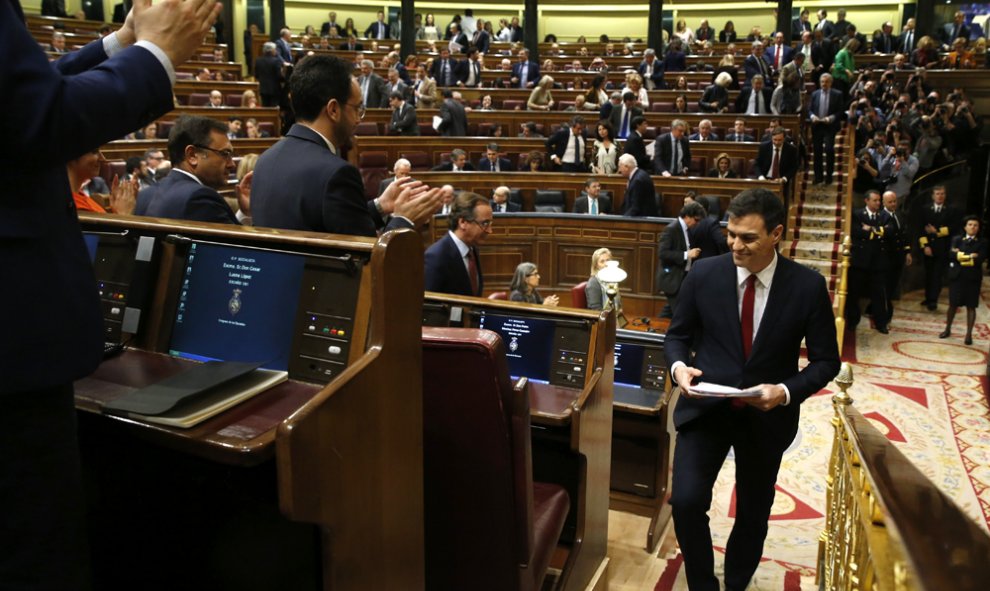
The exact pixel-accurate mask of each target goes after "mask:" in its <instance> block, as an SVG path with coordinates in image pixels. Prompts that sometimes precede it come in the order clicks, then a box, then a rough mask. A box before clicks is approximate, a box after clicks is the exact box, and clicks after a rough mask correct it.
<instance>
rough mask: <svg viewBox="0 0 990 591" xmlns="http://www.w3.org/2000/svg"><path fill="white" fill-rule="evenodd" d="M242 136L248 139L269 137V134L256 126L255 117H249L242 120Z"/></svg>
mask: <svg viewBox="0 0 990 591" xmlns="http://www.w3.org/2000/svg"><path fill="white" fill-rule="evenodd" d="M244 137H246V138H249V139H258V138H263V137H269V134H268V132H267V131H265V130H264V129H261V128H260V127H258V120H257V119H255V118H254V117H251V118H249V119H248V120H247V121H245V122H244Z"/></svg>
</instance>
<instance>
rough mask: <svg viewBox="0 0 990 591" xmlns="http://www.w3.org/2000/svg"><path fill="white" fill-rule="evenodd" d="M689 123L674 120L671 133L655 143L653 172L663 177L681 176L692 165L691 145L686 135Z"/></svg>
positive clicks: (660, 137)
mask: <svg viewBox="0 0 990 591" xmlns="http://www.w3.org/2000/svg"><path fill="white" fill-rule="evenodd" d="M686 133H687V123H686V122H685V121H684V120H683V119H674V120H673V121H672V122H671V124H670V131H669V132H667V133H665V134H663V135H661V136H659V137H658V138H657V139H655V140H654V141H653V172H655V173H657V174H659V175H662V176H681V175H686V174H687V173H688V168H689V167H690V165H691V143H690V142H689V141H688V139H687V137H686V136H685V134H686Z"/></svg>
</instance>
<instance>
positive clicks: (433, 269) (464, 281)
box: [423, 191, 494, 297]
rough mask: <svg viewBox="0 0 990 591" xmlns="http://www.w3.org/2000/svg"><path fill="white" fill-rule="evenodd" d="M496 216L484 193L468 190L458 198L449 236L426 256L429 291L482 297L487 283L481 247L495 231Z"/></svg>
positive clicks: (431, 248)
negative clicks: (493, 227)
mask: <svg viewBox="0 0 990 591" xmlns="http://www.w3.org/2000/svg"><path fill="white" fill-rule="evenodd" d="M493 219H494V214H493V213H492V208H491V205H489V203H488V200H487V199H485V198H484V197H482V196H481V195H478V194H477V193H469V192H467V191H464V192H462V193H460V194H458V195H457V197H455V198H454V205H453V208H452V209H451V212H450V215H449V216H448V217H447V223H448V224H449V227H450V229H449V230H448V231H447V235H446V236H444V237H443V238H441V239H440V240H437V241H436V242H434V243H433V244H432V245H431V246H430V247H429V248H427V249H426V253H425V254H424V255H423V259H424V263H425V266H426V273H425V276H424V288H425V289H426V291H437V292H440V293H449V294H453V295H466V296H479V297H480V296H481V294H482V292H483V290H484V287H485V282H484V278H483V276H482V272H481V257H480V256H479V255H478V247H479V246H481V244H482V243H483V242H484V241H485V239H486V238H488V235H489V234H491V232H492V220H493Z"/></svg>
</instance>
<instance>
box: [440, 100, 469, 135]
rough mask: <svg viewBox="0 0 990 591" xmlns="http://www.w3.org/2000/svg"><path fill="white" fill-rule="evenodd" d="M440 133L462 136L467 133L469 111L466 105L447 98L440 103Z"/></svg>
mask: <svg viewBox="0 0 990 591" xmlns="http://www.w3.org/2000/svg"><path fill="white" fill-rule="evenodd" d="M440 119H441V120H442V121H441V122H440V129H439V130H438V131H439V132H440V135H443V136H448V137H461V136H465V135H467V113H466V112H465V111H464V105H462V104H461V103H459V102H457V101H455V100H454V99H445V100H444V101H443V102H442V103H440Z"/></svg>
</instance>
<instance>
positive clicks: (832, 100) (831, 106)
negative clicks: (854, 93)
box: [808, 88, 843, 131]
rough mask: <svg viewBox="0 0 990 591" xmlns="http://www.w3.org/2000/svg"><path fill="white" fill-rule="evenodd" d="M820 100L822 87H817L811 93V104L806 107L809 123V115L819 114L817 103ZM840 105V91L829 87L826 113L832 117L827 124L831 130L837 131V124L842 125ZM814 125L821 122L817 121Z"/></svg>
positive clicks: (841, 102)
mask: <svg viewBox="0 0 990 591" xmlns="http://www.w3.org/2000/svg"><path fill="white" fill-rule="evenodd" d="M821 100H822V89H820V88H819V89H818V90H816V91H815V92H813V93H811V105H810V107H809V108H808V122H809V123H810V122H811V115H813V114H814V115H818V114H819V104H820V102H821ZM842 106H843V100H842V92H841V91H839V90H836V89H834V88H833V89H831V90H830V91H829V94H828V114H829V116H830V117H832V121H831V123H829V124H828V125H829V127H830V128H831V129H832V131H838V130H839V126H841V125H842ZM816 125H823V124H821V123H817V124H816Z"/></svg>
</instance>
